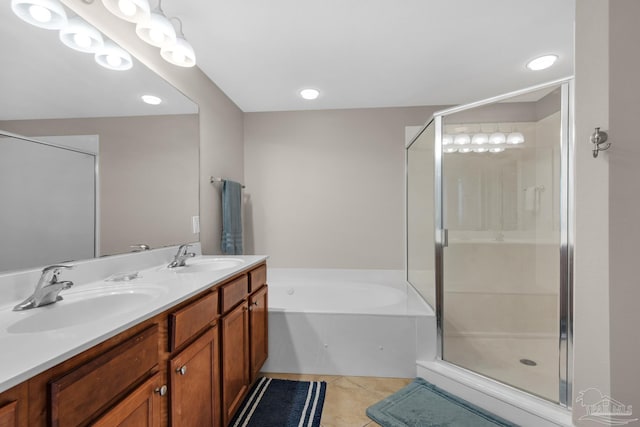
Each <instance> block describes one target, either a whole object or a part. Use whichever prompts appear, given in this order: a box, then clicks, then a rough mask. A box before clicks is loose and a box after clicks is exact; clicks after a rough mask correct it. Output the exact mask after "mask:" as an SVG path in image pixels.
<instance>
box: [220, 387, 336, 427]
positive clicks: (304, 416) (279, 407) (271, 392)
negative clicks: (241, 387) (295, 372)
mask: <svg viewBox="0 0 640 427" xmlns="http://www.w3.org/2000/svg"><path fill="white" fill-rule="evenodd" d="M326 390H327V383H325V382H324V381H289V380H276V379H273V378H266V377H263V378H260V379H258V381H257V382H256V384H255V385H254V386H253V387H252V388H251V390H250V391H249V394H247V397H246V398H245V400H244V402H243V403H242V406H241V407H240V409H239V410H238V412H237V414H236V416H235V417H234V418H233V420H232V421H231V423H230V424H229V426H232V427H298V426H305V427H320V417H321V416H322V406H323V404H324V395H325V392H326Z"/></svg>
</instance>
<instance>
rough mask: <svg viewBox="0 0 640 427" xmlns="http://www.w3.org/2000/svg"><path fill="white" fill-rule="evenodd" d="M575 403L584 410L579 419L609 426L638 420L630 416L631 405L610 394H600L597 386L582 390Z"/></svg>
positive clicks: (631, 412) (631, 413)
mask: <svg viewBox="0 0 640 427" xmlns="http://www.w3.org/2000/svg"><path fill="white" fill-rule="evenodd" d="M576 403H579V404H581V405H582V407H583V408H585V411H586V413H585V414H584V415H583V416H581V417H580V419H581V420H591V421H595V422H597V423H601V424H605V425H611V426H621V425H625V424H629V423H632V422H634V421H638V419H637V418H630V417H631V416H632V415H633V411H632V408H631V405H625V404H623V403H621V402H618V401H617V400H615V399H612V398H611V397H610V396H606V395H604V394H602V392H601V391H600V390H598V389H597V388H588V389H586V390H582V391H581V392H580V393H578V397H576Z"/></svg>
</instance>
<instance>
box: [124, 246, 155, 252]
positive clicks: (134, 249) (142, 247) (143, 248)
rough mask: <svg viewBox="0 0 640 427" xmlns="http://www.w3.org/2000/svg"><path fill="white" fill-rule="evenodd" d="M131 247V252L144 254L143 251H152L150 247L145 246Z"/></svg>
mask: <svg viewBox="0 0 640 427" xmlns="http://www.w3.org/2000/svg"><path fill="white" fill-rule="evenodd" d="M129 247H130V248H131V252H142V251H148V250H149V249H151V248H150V247H149V245H145V244H140V245H131V246H129Z"/></svg>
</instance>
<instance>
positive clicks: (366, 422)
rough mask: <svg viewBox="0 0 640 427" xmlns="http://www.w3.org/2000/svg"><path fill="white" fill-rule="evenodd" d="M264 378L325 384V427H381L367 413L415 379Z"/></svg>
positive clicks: (323, 421) (292, 376)
mask: <svg viewBox="0 0 640 427" xmlns="http://www.w3.org/2000/svg"><path fill="white" fill-rule="evenodd" d="M263 375H264V376H267V377H271V378H279V379H286V380H298V381H325V382H326V383H327V393H326V395H325V399H324V408H323V410H322V419H321V422H320V425H321V427H365V426H367V427H377V426H378V424H376V423H375V422H373V421H371V420H370V419H369V418H368V417H367V414H366V413H365V410H366V409H367V408H368V407H369V406H371V405H373V404H374V403H376V402H378V401H380V400H382V399H384V398H385V397H387V396H389V395H390V394H392V393H395V392H396V391H398V390H400V389H401V388H402V387H404V386H406V385H407V384H409V383H410V382H411V381H413V378H377V377H344V376H336V375H305V374H274V373H264V374H263Z"/></svg>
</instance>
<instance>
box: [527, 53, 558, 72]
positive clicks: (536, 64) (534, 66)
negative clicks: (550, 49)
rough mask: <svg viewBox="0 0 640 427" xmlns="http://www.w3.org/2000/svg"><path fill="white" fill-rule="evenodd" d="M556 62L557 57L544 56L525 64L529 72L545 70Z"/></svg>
mask: <svg viewBox="0 0 640 427" xmlns="http://www.w3.org/2000/svg"><path fill="white" fill-rule="evenodd" d="M557 60H558V55H544V56H540V57H538V58H534V59H532V60H531V61H529V62H527V68H528V69H530V70H531V71H540V70H546V69H547V68H549V67H551V66H552V65H553V64H554V63H555V62H556V61H557Z"/></svg>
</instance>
